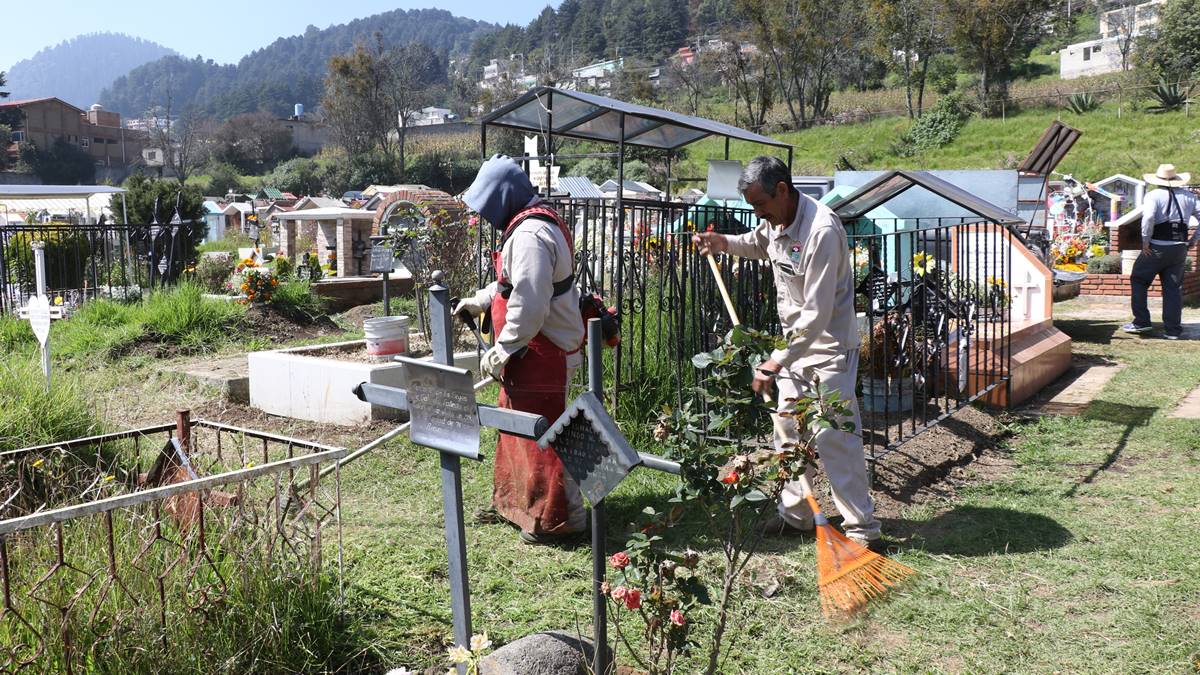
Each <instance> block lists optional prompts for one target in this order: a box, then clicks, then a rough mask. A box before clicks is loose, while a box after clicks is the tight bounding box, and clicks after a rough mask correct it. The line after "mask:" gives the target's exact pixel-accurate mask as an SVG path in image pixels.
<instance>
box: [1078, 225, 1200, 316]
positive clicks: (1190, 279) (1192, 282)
mask: <svg viewBox="0 0 1200 675" xmlns="http://www.w3.org/2000/svg"><path fill="white" fill-rule="evenodd" d="M1113 239H1116V237H1113ZM1117 248H1118V246H1117V243H1116V242H1113V243H1110V245H1109V249H1110V252H1112V253H1118V252H1119V251H1118V250H1117ZM1188 258H1189V259H1191V261H1192V262H1191V266H1192V268H1191V270H1190V271H1188V272H1185V273H1184V275H1183V299H1184V300H1185V301H1186V300H1196V299H1200V243H1198V244H1197V245H1196V246H1193V247H1192V250H1191V251H1190V252H1189V253H1188ZM1130 290H1131V289H1130V286H1129V275H1127V274H1092V273H1089V274H1088V275H1087V277H1085V278H1084V279H1083V282H1082V283H1081V284H1080V286H1079V294H1080V295H1103V296H1118V297H1126V298H1127V297H1129V294H1130ZM1150 297H1152V298H1161V297H1162V285H1161V284H1159V282H1158V280H1157V279H1156V280H1155V281H1154V283H1153V284H1151V285H1150Z"/></svg>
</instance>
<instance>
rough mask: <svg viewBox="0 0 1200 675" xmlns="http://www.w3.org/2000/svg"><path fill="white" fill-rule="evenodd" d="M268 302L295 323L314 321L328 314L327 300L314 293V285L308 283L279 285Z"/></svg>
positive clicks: (296, 282) (299, 282) (295, 282)
mask: <svg viewBox="0 0 1200 675" xmlns="http://www.w3.org/2000/svg"><path fill="white" fill-rule="evenodd" d="M268 302H269V303H270V305H271V307H274V308H275V309H276V310H278V311H279V313H280V314H282V315H284V316H286V317H287V318H289V319H291V320H293V321H313V320H315V319H318V318H320V317H322V316H325V315H326V314H327V306H326V303H325V299H324V298H322V297H321V296H319V295H317V294H316V293H314V292H313V289H312V284H311V283H309V282H308V281H287V282H284V283H281V284H279V285H278V286H276V287H275V290H274V291H273V292H272V293H271V299H270V300H269V301H268Z"/></svg>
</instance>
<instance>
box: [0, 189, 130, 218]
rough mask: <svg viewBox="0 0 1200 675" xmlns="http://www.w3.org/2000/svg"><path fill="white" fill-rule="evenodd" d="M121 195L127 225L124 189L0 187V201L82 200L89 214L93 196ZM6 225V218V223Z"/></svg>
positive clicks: (123, 214)
mask: <svg viewBox="0 0 1200 675" xmlns="http://www.w3.org/2000/svg"><path fill="white" fill-rule="evenodd" d="M107 194H119V195H121V211H122V214H121V215H122V220H124V221H125V223H126V224H128V223H129V217H128V213H127V212H126V205H125V188H119V187H113V186H111V185H0V200H4V199H14V200H15V199H83V200H84V204H85V205H87V208H88V210H89V212H90V210H91V205H90V204H89V203H88V199H89V198H90V197H92V196H94V195H107ZM5 222H6V223H7V217H6V221H5Z"/></svg>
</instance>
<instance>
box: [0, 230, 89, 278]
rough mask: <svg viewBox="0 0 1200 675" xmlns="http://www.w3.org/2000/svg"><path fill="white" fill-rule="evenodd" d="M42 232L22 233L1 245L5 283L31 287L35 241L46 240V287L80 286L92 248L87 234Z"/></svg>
mask: <svg viewBox="0 0 1200 675" xmlns="http://www.w3.org/2000/svg"><path fill="white" fill-rule="evenodd" d="M62 227H63V228H64V229H49V228H47V229H46V231H45V232H21V233H18V234H16V235H14V236H12V237H11V238H10V239H9V240H8V243H6V244H5V245H4V261H5V267H6V268H7V269H8V282H9V283H12V284H18V285H19V286H21V287H22V288H27V289H33V288H34V285H35V283H36V274H35V272H34V267H33V249H32V246H31V245H32V243H33V242H34V241H39V240H40V241H43V242H45V243H46V289H47V290H54V289H63V288H82V287H83V279H84V276H85V275H86V273H87V269H88V265H87V262H88V256H89V255H90V254H91V251H92V247H91V243H90V242H89V241H88V238H87V236H86V235H83V234H80V233H76V232H72V231H70V230H68V229H65V228H66V226H65V225H63V226H62Z"/></svg>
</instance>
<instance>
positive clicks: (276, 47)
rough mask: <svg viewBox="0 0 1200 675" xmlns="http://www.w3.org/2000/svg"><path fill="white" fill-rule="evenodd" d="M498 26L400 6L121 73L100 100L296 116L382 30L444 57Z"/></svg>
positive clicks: (139, 106) (398, 41) (127, 105)
mask: <svg viewBox="0 0 1200 675" xmlns="http://www.w3.org/2000/svg"><path fill="white" fill-rule="evenodd" d="M492 30H495V26H493V25H491V24H488V23H485V22H482V21H474V20H472V19H465V18H462V17H457V16H454V15H452V14H450V13H449V12H447V11H445V10H440V9H418V10H393V11H390V12H384V13H382V14H376V15H374V16H369V17H365V18H362V19H356V20H354V21H351V22H349V23H346V24H341V25H337V26H331V27H329V28H326V29H323V30H322V29H318V28H316V27H315V26H309V27H308V30H306V31H305V32H304V34H303V35H295V36H292V37H287V38H280V39H278V40H276V41H275V42H273V43H271V44H270V45H268V46H267V47H264V48H262V49H258V50H255V51H254V52H251V53H250V54H248V55H246V56H245V57H243V58H242V60H241V61H239V62H238V63H237V65H221V64H217V63H214V62H213V61H212V60H205V59H201V58H199V57H197V58H195V59H190V60H189V59H183V58H180V57H177V56H176V57H167V58H163V59H160V60H158V61H154V62H151V63H147V64H145V65H143V66H141V67H138V68H135V69H133V70H132V71H130V72H129V73H128V74H127V75H125V76H123V77H120V78H117V80H116V81H115V82H113V83H112V86H110V87H108V88H107V89H106V90H105V91H104V92H103V94H102V95H101V98H100V101H101V103H103V104H104V105H105V107H108V108H110V109H113V110H116V111H119V112H121V113H122V114H124V115H140V114H142V113H144V112H145V111H146V110H149V109H151V108H154V107H156V106H165V105H166V100H167V98H168V97H169V98H170V103H171V107H172V108H173V110H177V111H183V110H192V111H194V112H196V113H199V114H203V115H211V116H214V117H217V118H220V119H226V118H229V117H232V116H234V115H237V114H242V113H250V112H256V111H259V110H265V111H266V112H270V113H272V114H275V115H286V114H290V113H291V110H292V106H293V105H294V104H296V103H303V104H304V105H305V106H307V107H309V108H314V107H315V106H316V104H317V103H318V102H319V101H320V98H321V95H322V93H323V92H324V84H323V81H324V79H325V75H326V71H327V69H328V66H329V59H330V58H332V57H334V56H336V55H339V54H345V53H347V52H349V51H352V50H353V49H354V46H355V44H357V43H361V42H363V41H366V40H368V39H374V36H375V35H376V34H378V35H379V36H380V38H381V39H382V40H383V42H385V43H387V44H389V45H408V44H411V43H414V42H419V43H422V44H424V45H426V46H427V47H429V48H430V49H431V50H433V51H434V52H436V53H437V54H439V55H440V57H441V59H442V60H443V61H444V60H445V59H446V58H448V57H449V56H450V55H455V54H465V53H466V52H467V50H468V49H469V48H470V45H471V43H472V42H473V41H474V40H475V39H476V38H478V37H479V36H480V35H483V34H484V33H486V32H489V31H492Z"/></svg>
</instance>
